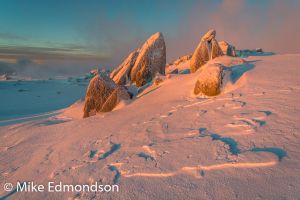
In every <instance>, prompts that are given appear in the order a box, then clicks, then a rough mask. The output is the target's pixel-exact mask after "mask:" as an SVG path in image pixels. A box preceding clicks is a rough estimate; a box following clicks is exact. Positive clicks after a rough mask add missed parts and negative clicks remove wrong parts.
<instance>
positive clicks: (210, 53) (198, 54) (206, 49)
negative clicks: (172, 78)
mask: <svg viewBox="0 0 300 200" xmlns="http://www.w3.org/2000/svg"><path fill="white" fill-rule="evenodd" d="M215 37H216V31H215V30H213V29H211V30H209V31H208V32H207V33H206V34H204V35H203V37H202V38H201V41H200V43H199V45H198V46H197V48H196V50H195V51H194V53H193V56H192V58H191V61H190V69H191V72H195V71H197V69H199V68H200V67H201V66H203V65H204V64H206V63H207V61H208V60H210V59H214V58H216V57H218V56H222V55H223V52H222V50H221V48H220V47H219V44H218V42H217V40H216V39H215Z"/></svg>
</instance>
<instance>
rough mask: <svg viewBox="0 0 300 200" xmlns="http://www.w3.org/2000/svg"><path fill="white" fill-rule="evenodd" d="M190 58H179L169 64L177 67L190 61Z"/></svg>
mask: <svg viewBox="0 0 300 200" xmlns="http://www.w3.org/2000/svg"><path fill="white" fill-rule="evenodd" d="M191 57H192V55H186V56H181V57H179V58H178V59H177V60H175V61H174V62H173V63H171V64H170V65H179V64H181V63H184V62H186V61H188V60H190V59H191Z"/></svg>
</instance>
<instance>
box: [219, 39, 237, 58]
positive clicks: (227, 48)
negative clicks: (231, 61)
mask: <svg viewBox="0 0 300 200" xmlns="http://www.w3.org/2000/svg"><path fill="white" fill-rule="evenodd" d="M219 46H220V48H221V50H222V52H223V54H224V55H227V56H234V57H235V56H236V51H235V47H234V46H233V45H230V44H228V43H227V42H226V41H224V40H222V41H220V42H219Z"/></svg>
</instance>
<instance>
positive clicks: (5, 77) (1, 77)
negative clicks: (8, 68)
mask: <svg viewBox="0 0 300 200" xmlns="http://www.w3.org/2000/svg"><path fill="white" fill-rule="evenodd" d="M10 79H11V77H10V76H9V75H7V74H2V75H0V81H6V80H10Z"/></svg>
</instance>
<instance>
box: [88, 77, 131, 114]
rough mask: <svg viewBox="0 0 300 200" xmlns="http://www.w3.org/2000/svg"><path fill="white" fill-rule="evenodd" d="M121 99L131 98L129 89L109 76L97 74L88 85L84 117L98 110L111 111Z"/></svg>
mask: <svg viewBox="0 0 300 200" xmlns="http://www.w3.org/2000/svg"><path fill="white" fill-rule="evenodd" d="M121 99H129V94H128V92H127V90H126V89H125V88H124V87H122V86H118V85H117V84H116V83H115V82H114V81H113V80H111V79H110V78H109V77H108V76H105V75H97V76H95V77H94V78H93V79H92V80H91V81H90V84H89V86H88V89H87V92H86V96H85V103H84V109H83V110H84V114H83V117H84V118H85V117H89V116H91V115H93V114H95V113H96V112H109V111H111V110H112V109H113V108H114V107H115V106H116V105H117V104H118V103H119V102H120V100H121Z"/></svg>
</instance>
